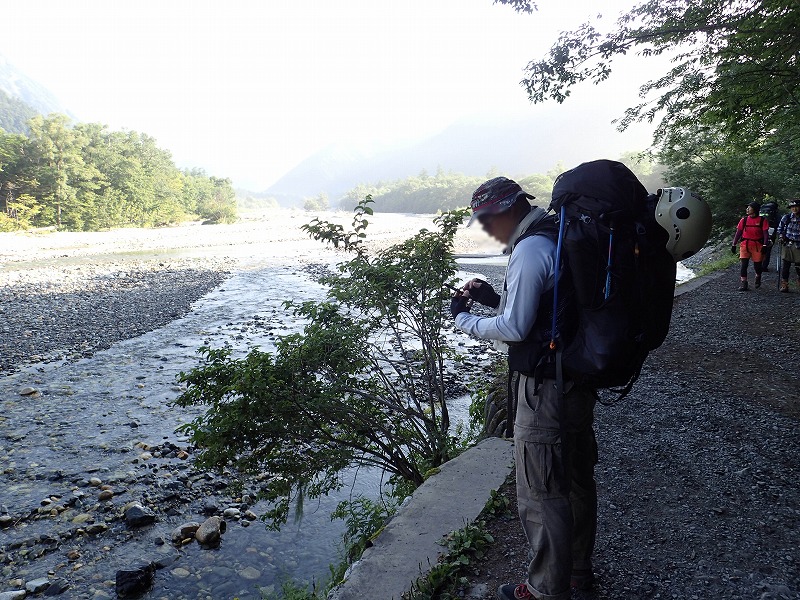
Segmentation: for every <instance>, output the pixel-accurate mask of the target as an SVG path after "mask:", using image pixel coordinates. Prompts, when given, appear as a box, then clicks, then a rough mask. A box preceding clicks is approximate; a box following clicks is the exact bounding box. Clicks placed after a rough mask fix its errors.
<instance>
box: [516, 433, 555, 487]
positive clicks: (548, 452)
mask: <svg viewBox="0 0 800 600" xmlns="http://www.w3.org/2000/svg"><path fill="white" fill-rule="evenodd" d="M522 443H523V448H522V459H523V465H524V467H525V469H524V471H525V483H526V484H527V486H528V488H529V489H530V490H532V491H533V492H535V493H537V494H561V493H563V492H564V482H565V479H566V477H565V467H564V461H563V457H562V452H561V444H543V443H540V442H527V441H526V442H522Z"/></svg>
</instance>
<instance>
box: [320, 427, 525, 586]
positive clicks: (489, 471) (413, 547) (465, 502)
mask: <svg viewBox="0 0 800 600" xmlns="http://www.w3.org/2000/svg"><path fill="white" fill-rule="evenodd" d="M513 468H514V445H513V442H511V440H505V439H500V438H487V439H485V440H483V441H482V442H480V443H479V444H477V445H476V446H473V447H472V448H470V449H468V450H467V451H465V452H464V453H463V454H461V455H460V456H458V457H456V458H454V459H453V460H451V461H448V462H447V463H445V464H444V465H442V467H441V470H440V471H439V472H438V473H437V474H436V475H433V476H431V477H430V478H428V479H427V480H426V481H425V483H423V484H422V485H421V486H420V487H419V488H417V490H416V491H415V492H414V494H413V495H412V496H411V498H410V499H409V500H408V501H407V503H406V504H404V505H403V506H402V507H401V509H400V511H399V512H398V514H397V515H395V517H394V518H393V519H392V520H391V521H390V522H389V524H388V525H387V526H386V528H385V529H384V530H383V531H382V532H381V534H380V535H379V536H378V538H377V539H376V540H375V542H374V545H373V546H372V547H371V548H369V549H367V550H366V552H364V555H363V556H362V557H361V560H360V561H358V562H357V563H356V564H355V565H353V567H352V569H351V570H350V573H349V574H348V576H347V578H346V580H345V582H344V583H343V584H342V585H340V586H339V587H338V588H336V589H335V590H333V592H331V594H330V595H329V596H328V600H363V599H364V598H382V599H386V600H389V599H390V598H391V599H392V600H400V598H401V596H402V595H403V594H404V593H405V592H407V591H409V590H410V589H411V584H412V583H413V582H415V581H416V580H417V579H418V578H419V577H420V576H422V575H423V574H425V573H427V572H428V571H429V570H430V568H431V567H432V566H433V565H435V564H436V562H437V561H438V559H439V556H441V555H442V554H444V553H445V551H446V548H445V547H444V546H442V545H441V544H439V542H440V541H441V540H442V538H443V537H444V536H446V535H447V534H448V533H450V532H451V531H455V530H458V529H462V528H463V527H464V525H466V524H467V523H470V522H472V521H474V520H475V519H476V518H477V516H478V515H479V514H480V512H481V510H483V507H484V506H485V505H486V502H487V500H488V499H489V496H490V493H491V491H492V490H496V489H498V488H499V487H500V486H501V485H502V484H503V482H504V481H505V480H506V478H507V477H508V476H509V475H510V474H511V471H512V469H513Z"/></svg>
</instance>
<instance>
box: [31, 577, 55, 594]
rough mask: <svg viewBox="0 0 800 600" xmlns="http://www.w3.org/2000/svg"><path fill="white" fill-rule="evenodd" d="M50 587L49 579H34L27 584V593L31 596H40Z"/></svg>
mask: <svg viewBox="0 0 800 600" xmlns="http://www.w3.org/2000/svg"><path fill="white" fill-rule="evenodd" d="M49 586H50V580H49V579H48V578H47V577H40V578H39V579H33V580H31V581H29V582H27V583H26V584H25V591H26V592H28V593H29V594H38V593H40V592H43V591H45V590H46V589H47V588H48V587H49Z"/></svg>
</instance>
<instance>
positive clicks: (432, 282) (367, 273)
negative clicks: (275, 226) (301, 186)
mask: <svg viewBox="0 0 800 600" xmlns="http://www.w3.org/2000/svg"><path fill="white" fill-rule="evenodd" d="M370 203H371V199H370V198H367V199H366V200H364V201H362V202H361V203H360V204H359V205H358V207H357V208H356V211H355V217H354V220H353V226H352V228H351V229H350V230H349V231H346V230H345V229H344V227H343V226H341V225H338V224H334V223H330V222H326V221H320V220H319V219H314V220H313V221H312V222H311V223H309V224H308V225H306V226H304V228H305V230H306V231H307V232H308V233H309V235H310V236H311V237H312V238H314V239H317V240H321V241H324V242H327V243H330V244H332V245H333V246H335V247H337V248H340V249H342V250H345V251H347V252H349V253H351V254H352V258H351V259H350V260H348V261H346V262H344V263H342V264H340V265H339V267H338V270H337V272H335V273H334V274H331V275H329V276H326V277H324V278H323V283H325V284H326V286H327V289H328V293H327V297H326V298H325V299H324V300H320V301H309V302H304V303H300V304H292V303H287V308H288V309H291V310H292V311H293V313H294V315H295V316H296V317H297V318H299V319H301V320H302V321H303V322H305V323H306V325H305V327H304V330H303V331H302V333H298V334H293V335H287V336H285V337H282V338H280V339H279V341H278V342H277V344H276V351H275V352H274V353H268V352H263V351H261V350H258V349H254V350H251V351H250V352H249V353H248V354H247V355H246V356H245V357H243V358H234V357H233V356H232V351H231V349H230V348H221V349H210V348H204V349H202V350H201V352H202V355H203V358H202V361H201V364H200V365H199V366H198V367H196V368H195V369H193V370H192V371H190V372H189V373H182V374H181V376H180V378H181V380H182V381H184V382H186V383H187V384H188V387H187V390H186V391H185V392H184V393H183V394H182V395H181V396H180V397H179V398H178V399H177V401H176V402H177V403H178V404H179V405H181V406H189V405H201V406H206V407H207V410H206V412H205V413H204V414H202V415H201V416H199V417H198V418H197V419H195V420H194V421H193V422H192V423H190V424H187V425H186V426H184V429H185V431H187V432H188V433H190V435H191V437H192V439H193V441H194V442H195V443H196V444H197V445H198V446H199V447H201V449H202V452H201V454H200V456H199V460H200V461H201V463H202V464H205V465H209V466H217V467H224V466H228V465H234V466H235V467H236V468H237V469H238V470H240V471H242V472H246V473H261V472H266V473H267V474H269V476H270V477H269V479H268V483H267V485H266V487H265V488H264V492H265V496H266V498H267V499H268V500H270V501H271V502H272V503H273V504H272V509H271V510H270V511H269V513H268V515H267V516H268V518H269V519H270V522H271V523H272V525H273V526H276V527H277V526H280V524H282V523H283V522H285V520H286V518H287V515H288V513H289V509H290V507H291V504H292V502H293V501H296V500H297V499H302V498H305V497H312V498H314V497H318V496H320V495H321V494H325V493H327V492H329V491H331V490H335V489H337V488H339V487H340V486H341V485H342V477H341V475H342V471H343V470H345V469H347V468H348V467H354V466H372V467H376V468H379V469H381V470H383V471H385V472H387V473H388V474H389V475H390V476H391V481H392V482H393V483H394V484H395V486H396V489H397V490H400V493H401V494H402V493H405V492H408V491H409V490H410V489H413V488H415V487H416V486H418V485H419V484H421V483H422V481H423V479H424V475H425V473H426V471H428V470H429V469H430V468H433V467H437V466H439V465H441V464H442V463H444V462H445V461H446V460H448V458H449V457H450V454H451V452H452V448H453V444H454V442H453V441H452V440H451V438H450V436H449V429H450V417H449V414H448V410H447V405H446V402H445V399H446V387H445V382H446V372H447V369H448V367H447V356H448V349H447V347H446V345H445V341H444V338H443V327H444V326H445V323H446V321H445V317H444V315H443V311H442V304H443V302H444V301H445V299H446V298H448V297H449V292H448V291H447V288H446V287H445V285H446V284H448V283H452V279H453V277H454V274H455V270H456V264H455V261H454V259H453V255H452V243H453V236H454V235H455V231H456V228H457V226H458V224H459V223H460V222H461V221H462V219H463V216H464V212H463V211H460V212H455V213H446V214H444V215H442V216H441V217H438V218H437V219H436V220H435V223H436V225H437V229H436V230H434V231H428V230H422V231H420V232H419V233H418V234H417V235H415V236H413V237H412V238H410V239H409V240H407V241H405V242H402V243H400V244H396V245H394V246H391V247H389V248H387V249H386V250H383V251H381V252H378V253H376V254H374V255H370V254H369V253H368V252H367V250H366V247H365V245H364V240H365V238H366V229H367V226H368V222H369V221H368V217H369V215H370V214H372V208H371V207H370V206H369V204H370Z"/></svg>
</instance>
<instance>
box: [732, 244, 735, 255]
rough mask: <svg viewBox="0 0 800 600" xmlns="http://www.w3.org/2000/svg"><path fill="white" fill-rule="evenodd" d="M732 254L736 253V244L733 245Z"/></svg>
mask: <svg viewBox="0 0 800 600" xmlns="http://www.w3.org/2000/svg"><path fill="white" fill-rule="evenodd" d="M731 254H736V244H734V245H733V246H731Z"/></svg>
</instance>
